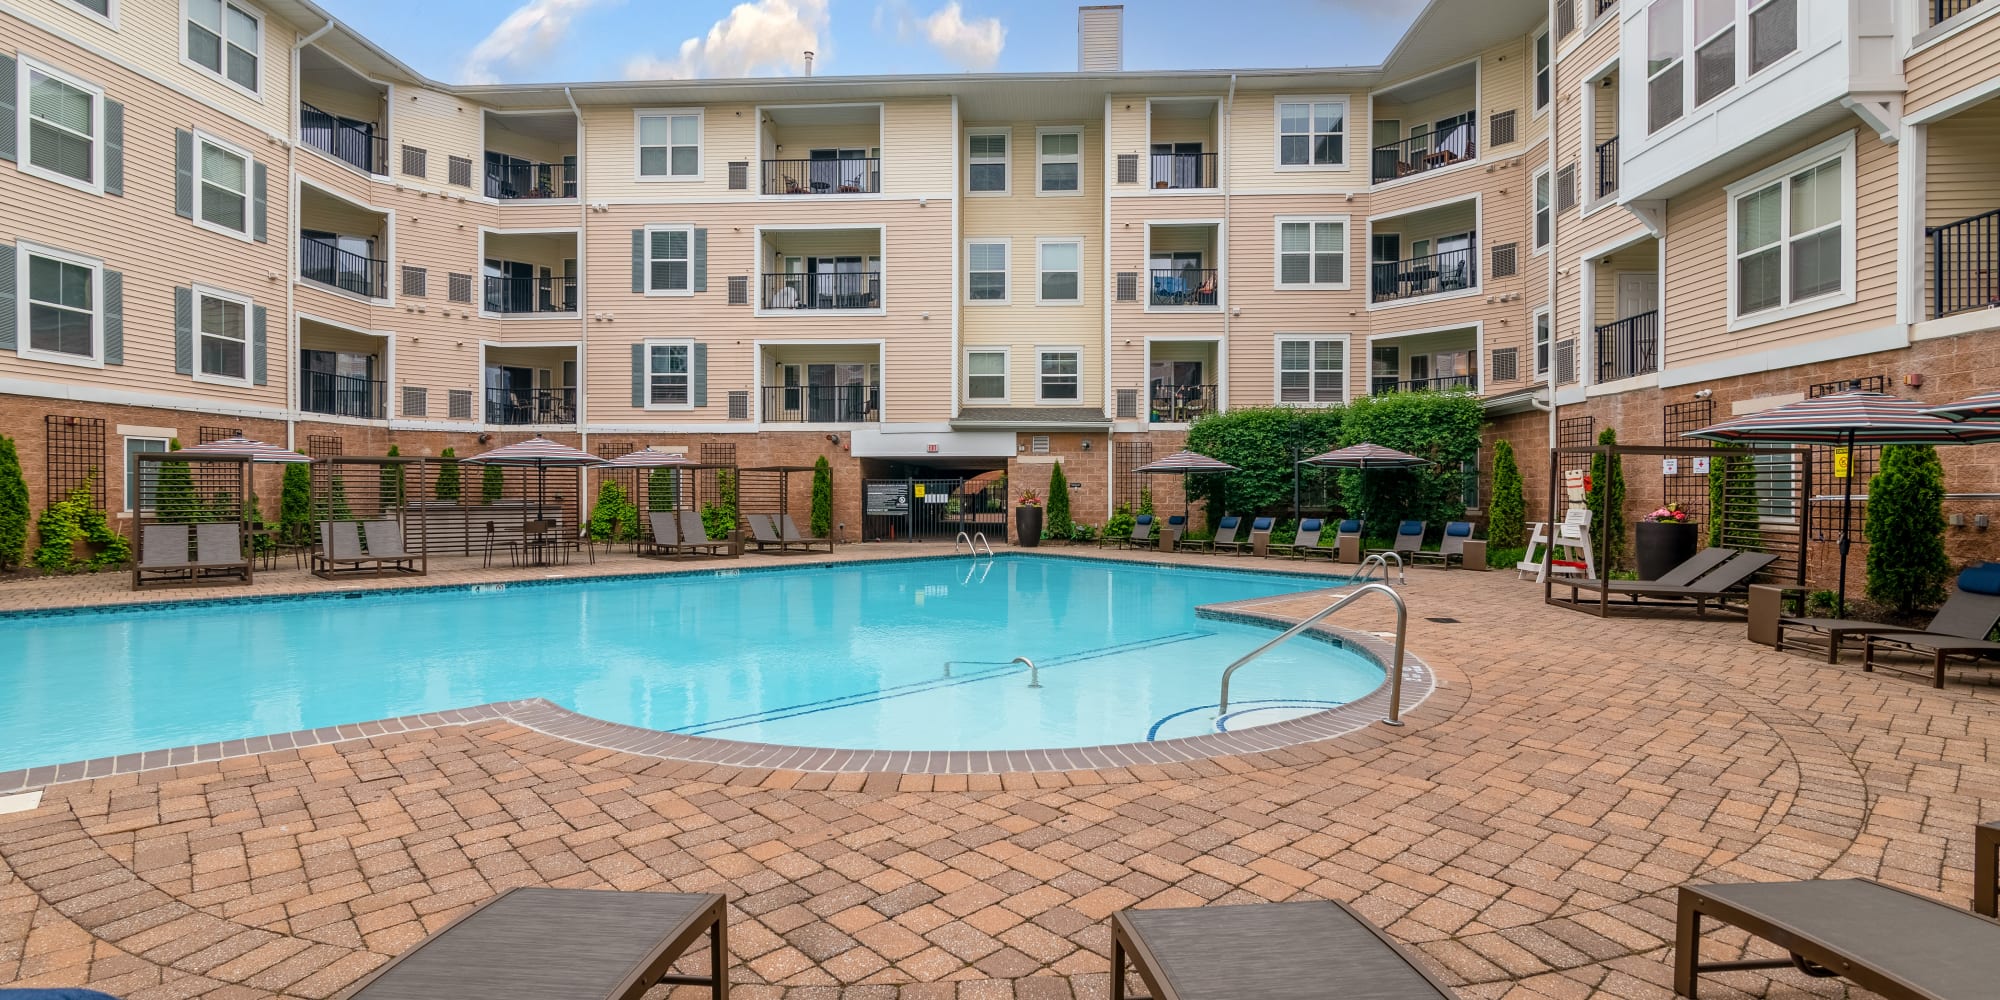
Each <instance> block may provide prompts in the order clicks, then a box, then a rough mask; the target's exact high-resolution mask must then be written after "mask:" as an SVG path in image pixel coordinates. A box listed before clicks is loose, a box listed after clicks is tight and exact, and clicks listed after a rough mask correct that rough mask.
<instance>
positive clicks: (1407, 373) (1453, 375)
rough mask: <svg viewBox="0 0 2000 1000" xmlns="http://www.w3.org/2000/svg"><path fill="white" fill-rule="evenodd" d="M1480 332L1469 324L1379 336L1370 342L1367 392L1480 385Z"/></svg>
mask: <svg viewBox="0 0 2000 1000" xmlns="http://www.w3.org/2000/svg"><path fill="white" fill-rule="evenodd" d="M1478 351H1479V334H1478V332H1477V331H1476V330H1473V329H1471V328H1469V327H1467V328H1461V329H1456V330H1445V331H1442V332H1438V333H1417V334H1405V335H1395V334H1392V335H1389V336H1386V337H1376V338H1374V339H1373V341H1372V342H1371V343H1370V344H1369V348H1368V353H1369V369H1368V392H1369V394H1370V395H1373V396H1386V395H1388V394H1390V393H1394V392H1450V391H1452V390H1455V389H1459V390H1476V389H1478V388H1479V355H1478Z"/></svg>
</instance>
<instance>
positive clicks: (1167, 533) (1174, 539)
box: [1153, 514, 1187, 552]
mask: <svg viewBox="0 0 2000 1000" xmlns="http://www.w3.org/2000/svg"><path fill="white" fill-rule="evenodd" d="M1185 534H1187V515H1185V514H1169V515H1167V523H1166V524H1165V525H1164V526H1162V527H1161V528H1160V534H1159V537H1157V538H1155V539H1154V540H1153V544H1154V545H1156V546H1158V547H1159V550H1160V551H1161V552H1172V551H1173V550H1174V549H1176V548H1179V547H1180V544H1181V536H1182V535H1185Z"/></svg>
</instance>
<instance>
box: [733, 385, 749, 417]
mask: <svg viewBox="0 0 2000 1000" xmlns="http://www.w3.org/2000/svg"><path fill="white" fill-rule="evenodd" d="M729 419H731V420H748V419H750V390H748V389H731V390H729Z"/></svg>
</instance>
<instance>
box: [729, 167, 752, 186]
mask: <svg viewBox="0 0 2000 1000" xmlns="http://www.w3.org/2000/svg"><path fill="white" fill-rule="evenodd" d="M729 190H731V191H748V190H750V164H749V163H748V162H746V161H744V160H731V161H729Z"/></svg>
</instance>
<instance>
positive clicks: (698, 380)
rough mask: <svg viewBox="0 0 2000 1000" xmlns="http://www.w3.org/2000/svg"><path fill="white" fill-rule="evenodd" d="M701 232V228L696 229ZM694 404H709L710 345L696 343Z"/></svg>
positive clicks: (700, 405)
mask: <svg viewBox="0 0 2000 1000" xmlns="http://www.w3.org/2000/svg"><path fill="white" fill-rule="evenodd" d="M696 232H700V230H696ZM694 405H695V406H697V407H702V406H707V405H708V345H707V344H696V345H694Z"/></svg>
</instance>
